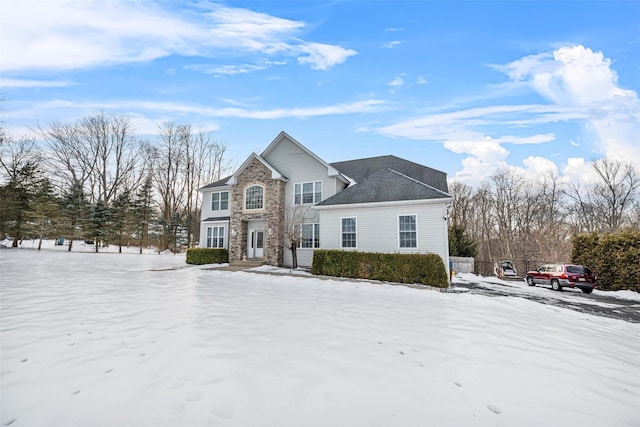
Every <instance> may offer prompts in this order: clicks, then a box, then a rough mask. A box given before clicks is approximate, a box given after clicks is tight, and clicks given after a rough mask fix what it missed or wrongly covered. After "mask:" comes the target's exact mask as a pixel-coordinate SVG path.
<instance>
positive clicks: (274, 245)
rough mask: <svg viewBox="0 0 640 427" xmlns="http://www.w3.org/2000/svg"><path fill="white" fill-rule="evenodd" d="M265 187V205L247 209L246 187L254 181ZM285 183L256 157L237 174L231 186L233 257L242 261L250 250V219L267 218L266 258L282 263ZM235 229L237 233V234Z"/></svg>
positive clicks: (270, 262)
mask: <svg viewBox="0 0 640 427" xmlns="http://www.w3.org/2000/svg"><path fill="white" fill-rule="evenodd" d="M253 184H258V185H262V186H263V187H264V190H265V191H264V202H265V204H264V209H262V210H260V211H251V212H245V211H244V190H245V189H246V188H247V187H249V186H250V185H253ZM284 187H285V182H284V181H281V180H279V179H272V178H271V170H269V168H267V167H266V166H265V165H263V164H262V163H261V162H259V161H258V160H256V159H254V160H253V161H252V162H251V163H249V165H248V166H247V167H246V168H245V169H244V170H243V171H242V172H241V173H240V174H239V175H238V176H237V183H236V184H235V185H233V186H232V187H231V191H230V193H231V194H230V196H231V205H230V208H231V209H230V210H231V217H230V219H229V227H230V230H229V261H231V262H233V261H240V260H242V258H243V256H244V255H245V254H246V253H247V233H248V228H247V223H248V221H249V220H254V219H255V220H264V221H265V230H264V260H265V262H266V263H267V264H270V265H275V266H281V265H282V263H283V258H284V248H283V244H284V224H283V221H284ZM233 230H235V231H236V236H235V237H234V236H233Z"/></svg>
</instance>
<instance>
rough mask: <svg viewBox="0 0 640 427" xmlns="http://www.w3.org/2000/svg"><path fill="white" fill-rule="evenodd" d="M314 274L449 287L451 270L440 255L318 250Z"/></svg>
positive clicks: (315, 254) (314, 255)
mask: <svg viewBox="0 0 640 427" xmlns="http://www.w3.org/2000/svg"><path fill="white" fill-rule="evenodd" d="M311 272H312V273H313V274H317V275H322V276H334V277H349V278H354V279H372V280H382V281H387V282H399V283H421V284H423V285H431V286H437V287H440V288H446V287H448V286H449V280H448V278H447V271H446V269H445V266H444V262H443V261H442V258H440V256H438V255H436V254H383V253H371V252H351V251H339V250H316V251H315V252H314V254H313V265H312V267H311Z"/></svg>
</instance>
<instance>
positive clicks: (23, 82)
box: [0, 78, 73, 88]
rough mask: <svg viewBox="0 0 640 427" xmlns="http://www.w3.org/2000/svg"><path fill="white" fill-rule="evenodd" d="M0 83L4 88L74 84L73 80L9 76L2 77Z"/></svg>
mask: <svg viewBox="0 0 640 427" xmlns="http://www.w3.org/2000/svg"><path fill="white" fill-rule="evenodd" d="M0 83H1V86H2V87H3V88H35V87H67V86H72V85H73V82H70V81H68V80H27V79H8V78H2V80H0Z"/></svg>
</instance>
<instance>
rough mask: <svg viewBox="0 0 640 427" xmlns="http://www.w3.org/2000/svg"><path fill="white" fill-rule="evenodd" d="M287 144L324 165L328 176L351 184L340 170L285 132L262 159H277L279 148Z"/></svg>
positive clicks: (273, 142)
mask: <svg viewBox="0 0 640 427" xmlns="http://www.w3.org/2000/svg"><path fill="white" fill-rule="evenodd" d="M286 143H289V144H291V145H292V146H293V147H295V149H297V150H299V151H300V152H301V153H304V154H306V155H307V156H309V157H310V158H312V159H313V160H315V161H316V162H317V163H319V164H320V165H322V167H324V168H326V170H327V176H329V177H336V178H338V179H339V180H340V181H342V182H343V183H345V184H348V183H349V180H348V179H347V178H346V177H345V176H344V175H342V174H341V173H340V171H338V169H336V168H334V167H333V166H331V165H330V164H329V163H327V162H325V161H324V160H322V159H321V158H320V157H318V156H317V155H316V154H315V153H314V152H312V151H311V150H309V149H308V148H307V147H305V146H304V145H302V144H301V143H300V142H298V141H297V140H296V139H295V138H293V137H292V136H290V135H289V134H288V133H286V132H285V131H282V132H280V133H279V134H278V136H276V137H275V139H274V140H273V141H272V142H271V143H270V144H269V146H267V148H266V149H265V150H264V151H263V152H262V154H261V157H262V158H264V159H266V160H267V161H270V160H271V158H272V157H273V158H275V157H276V156H277V152H278V148H279V146H280V145H281V144H286ZM280 148H281V147H280Z"/></svg>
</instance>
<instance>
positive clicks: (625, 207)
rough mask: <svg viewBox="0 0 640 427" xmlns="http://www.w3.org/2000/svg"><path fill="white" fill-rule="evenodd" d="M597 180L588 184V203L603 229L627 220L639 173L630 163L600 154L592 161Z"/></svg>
mask: <svg viewBox="0 0 640 427" xmlns="http://www.w3.org/2000/svg"><path fill="white" fill-rule="evenodd" d="M593 169H594V170H595V171H596V173H597V174H598V177H599V180H598V181H597V182H596V183H595V184H594V185H593V186H592V187H591V195H592V203H593V205H594V207H595V209H596V212H597V213H598V216H599V217H600V218H601V219H602V221H603V222H604V227H605V231H617V230H618V229H619V228H620V227H622V226H623V225H625V224H628V223H630V219H631V217H632V216H633V214H632V213H631V212H630V209H631V208H632V207H633V206H634V204H635V203H636V202H637V201H638V198H639V194H638V193H639V190H640V176H639V175H638V171H637V170H636V169H635V168H634V167H633V165H632V164H631V163H627V162H621V161H618V160H611V159H607V158H606V157H605V158H602V159H599V160H596V161H595V162H593Z"/></svg>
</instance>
